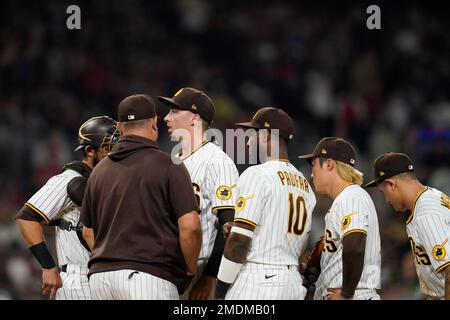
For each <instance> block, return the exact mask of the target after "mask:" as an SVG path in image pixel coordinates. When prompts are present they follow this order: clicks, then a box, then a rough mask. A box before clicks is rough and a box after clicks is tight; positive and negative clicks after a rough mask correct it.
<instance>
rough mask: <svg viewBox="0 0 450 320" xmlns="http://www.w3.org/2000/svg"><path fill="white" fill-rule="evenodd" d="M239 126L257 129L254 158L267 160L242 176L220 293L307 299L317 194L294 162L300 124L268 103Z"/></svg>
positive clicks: (253, 297) (220, 277) (250, 297)
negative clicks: (292, 146)
mask: <svg viewBox="0 0 450 320" xmlns="http://www.w3.org/2000/svg"><path fill="white" fill-rule="evenodd" d="M237 125H238V126H240V127H243V128H248V129H250V130H254V131H253V132H252V134H251V135H250V137H249V140H248V144H247V145H248V147H249V154H250V157H252V156H253V157H255V153H258V158H259V161H260V162H261V164H259V165H255V166H252V167H250V168H248V169H247V170H245V171H244V172H243V173H242V175H241V176H240V178H239V181H238V184H237V188H236V194H237V196H238V199H237V204H236V214H235V218H234V222H233V226H232V228H231V232H230V235H229V237H228V239H227V242H226V245H225V250H224V254H223V257H222V261H221V264H220V269H219V274H218V276H217V279H218V281H217V287H216V292H215V296H216V298H217V299H223V298H225V299H227V300H234V299H243V300H256V299H260V300H265V299H295V300H298V299H304V297H305V294H306V288H305V287H303V286H302V278H301V276H300V274H299V272H298V271H297V269H298V260H299V256H300V255H301V253H302V252H303V251H304V249H305V246H306V244H307V241H308V237H309V233H310V229H311V214H312V211H313V209H314V206H315V204H316V198H315V195H314V193H313V191H312V189H311V187H310V185H309V184H308V182H307V180H306V179H305V177H304V176H303V174H302V173H301V172H299V171H298V170H297V169H296V168H295V167H294V166H293V165H292V164H291V163H290V162H289V160H288V143H289V141H290V140H291V139H292V136H293V133H294V122H293V121H292V119H291V118H290V117H289V116H288V115H287V114H286V113H285V112H284V111H283V110H281V109H277V108H272V107H264V108H261V109H259V110H258V112H257V113H256V114H255V116H254V117H253V118H252V120H251V121H250V122H245V123H238V124H237ZM258 149H259V150H267V152H266V153H267V154H263V152H258ZM276 150H277V151H278V152H276ZM269 154H270V156H269ZM276 154H278V156H276Z"/></svg>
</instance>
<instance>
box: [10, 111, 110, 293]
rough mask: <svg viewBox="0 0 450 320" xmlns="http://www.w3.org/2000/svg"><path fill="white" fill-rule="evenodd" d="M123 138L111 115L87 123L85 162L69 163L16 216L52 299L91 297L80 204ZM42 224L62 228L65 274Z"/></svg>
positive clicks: (59, 244) (82, 135)
mask: <svg viewBox="0 0 450 320" xmlns="http://www.w3.org/2000/svg"><path fill="white" fill-rule="evenodd" d="M118 134H119V133H118V131H117V128H116V125H115V121H114V120H113V119H111V118H109V117H106V116H100V117H94V118H91V119H89V120H87V121H86V122H85V123H83V124H82V125H81V127H80V129H79V131H78V138H79V143H80V145H79V146H78V147H77V148H76V149H75V151H78V150H82V151H83V154H84V157H83V161H73V162H70V163H68V164H66V165H65V166H64V169H63V172H62V173H60V174H58V175H56V176H54V177H52V178H50V179H49V180H48V181H47V183H46V184H45V185H44V186H43V187H42V188H41V189H40V190H39V191H37V192H36V193H35V194H34V195H33V196H32V197H31V198H30V199H29V200H28V201H27V202H26V203H25V205H24V206H23V207H22V209H21V210H20V211H19V213H18V214H17V216H16V218H15V219H16V223H17V224H18V226H19V228H20V231H21V233H22V236H23V238H24V240H25V242H26V244H27V245H28V246H29V249H30V251H31V253H32V254H33V256H34V257H35V258H36V260H37V261H38V262H39V263H40V264H41V266H42V282H43V284H42V292H43V293H44V294H45V295H49V297H50V299H52V300H53V299H55V298H56V299H61V300H66V299H70V300H79V299H80V300H84V299H91V293H90V290H89V284H88V278H87V272H88V270H87V263H88V260H89V249H88V246H87V244H86V242H85V241H84V239H83V238H82V234H81V232H82V226H81V225H80V223H79V218H80V206H81V203H82V199H83V195H84V188H85V185H86V180H87V178H88V177H89V174H90V173H91V171H92V168H93V167H94V166H95V165H96V164H97V163H98V162H99V161H100V160H101V159H103V157H105V156H106V154H107V153H108V152H109V150H110V149H111V147H112V146H113V145H114V143H115V142H116V141H117V140H118ZM42 222H44V223H45V224H47V225H50V226H59V228H57V229H56V249H57V257H58V266H59V269H60V270H61V273H60V272H59V271H58V269H57V268H56V264H55V262H54V260H53V258H52V256H51V254H50V252H49V251H48V249H47V246H46V244H45V240H44V236H43V233H42V225H41V223H42ZM58 288H60V289H59V290H58Z"/></svg>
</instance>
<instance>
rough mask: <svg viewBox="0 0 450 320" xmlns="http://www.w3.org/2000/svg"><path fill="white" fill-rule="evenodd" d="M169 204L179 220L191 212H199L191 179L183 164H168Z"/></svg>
mask: <svg viewBox="0 0 450 320" xmlns="http://www.w3.org/2000/svg"><path fill="white" fill-rule="evenodd" d="M167 177H168V180H169V198H170V204H171V206H172V208H173V210H174V212H175V214H176V216H177V217H178V218H179V217H181V216H182V215H183V214H185V213H188V212H190V211H192V210H196V211H200V210H199V208H198V204H197V200H196V198H195V194H194V189H193V187H192V182H191V178H190V176H189V173H188V171H187V169H186V167H185V166H184V164H179V165H176V164H173V163H172V164H170V166H169V168H168V170H167Z"/></svg>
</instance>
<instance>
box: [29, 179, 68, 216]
mask: <svg viewBox="0 0 450 320" xmlns="http://www.w3.org/2000/svg"><path fill="white" fill-rule="evenodd" d="M71 179H72V177H71V176H66V175H58V176H54V177H52V178H50V179H49V180H48V181H47V183H46V184H45V185H44V186H43V187H42V188H41V189H39V190H38V191H37V192H36V193H35V194H34V195H33V196H32V197H31V198H30V199H29V200H28V201H27V202H26V203H25V205H26V206H27V207H29V208H30V209H31V210H33V211H34V212H36V213H37V214H38V215H40V216H41V217H42V218H43V220H44V221H45V223H49V222H50V221H51V220H53V219H54V218H55V217H56V216H57V215H58V213H59V212H60V210H61V208H62V207H63V205H64V202H65V201H66V200H67V184H68V183H69V181H70V180H71Z"/></svg>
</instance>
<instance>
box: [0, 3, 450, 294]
mask: <svg viewBox="0 0 450 320" xmlns="http://www.w3.org/2000/svg"><path fill="white" fill-rule="evenodd" d="M338 3H339V4H338ZM70 4H72V3H69V2H67V1H31V0H30V1H26V0H16V1H3V2H2V3H1V7H2V8H1V10H0V24H1V28H0V48H1V49H0V154H1V155H2V156H1V157H0V181H1V184H0V299H43V298H44V297H43V296H42V295H41V294H40V291H41V290H40V286H41V271H40V267H39V265H38V264H37V263H36V262H35V261H34V260H33V258H32V257H31V254H30V253H29V251H28V249H27V248H26V246H25V245H24V242H23V241H22V239H21V237H20V234H19V232H18V230H17V227H16V225H15V224H14V221H13V217H14V215H15V214H16V213H17V211H18V210H19V209H20V208H21V206H22V205H23V203H24V202H25V201H26V200H27V199H28V198H29V197H30V196H31V195H32V194H33V193H34V192H35V191H36V190H38V189H39V188H40V187H41V186H42V185H43V184H44V183H45V182H46V180H47V179H48V178H49V177H51V176H52V175H55V174H57V173H58V172H60V171H61V168H62V165H63V164H64V163H65V162H67V161H69V160H72V159H73V158H74V157H75V156H76V155H75V154H74V153H73V152H72V150H73V149H74V148H75V146H76V144H77V131H78V127H79V126H80V125H81V123H83V122H84V121H85V120H87V119H88V118H90V117H92V116H95V115H103V114H104V115H109V116H112V117H115V112H116V109H115V108H116V106H117V104H118V102H120V100H121V99H122V98H124V97H125V96H128V95H130V94H133V93H148V94H150V95H152V96H154V97H155V96H157V95H166V96H170V95H172V94H173V93H175V92H176V91H177V90H178V89H179V88H181V87H183V86H191V87H194V88H198V89H201V90H204V91H205V92H207V93H208V94H209V95H210V96H211V98H212V99H213V100H214V102H215V105H216V120H215V122H214V124H213V126H214V127H215V128H219V129H222V130H224V129H225V128H234V123H235V122H239V121H241V120H245V121H246V120H248V119H249V118H250V117H251V116H252V115H253V113H254V111H255V110H256V109H257V108H258V107H260V106H267V105H270V106H278V107H281V108H282V109H284V110H285V111H287V112H288V113H289V114H290V115H291V116H292V117H293V118H294V119H295V122H296V130H297V131H296V135H295V138H294V140H293V142H292V145H291V148H290V155H291V160H292V162H293V163H294V164H295V165H297V166H298V167H299V168H300V170H301V171H302V172H303V173H304V174H305V176H307V177H309V176H310V168H309V167H308V165H305V163H302V162H300V161H298V160H297V159H296V156H297V155H298V154H303V153H306V152H309V151H312V149H313V147H314V145H315V144H316V143H317V142H318V141H319V139H320V138H321V137H323V136H330V135H338V136H342V137H344V138H347V139H349V140H350V141H352V142H353V143H354V144H355V145H356V146H357V149H358V152H359V155H360V159H359V164H358V167H359V168H360V169H361V170H362V171H363V172H364V173H365V176H366V178H365V181H368V180H369V179H371V177H372V168H371V165H372V162H373V160H374V159H375V157H376V156H377V155H379V154H381V153H382V152H385V151H399V152H405V153H407V154H409V155H410V156H411V157H412V159H413V161H414V162H415V164H416V168H417V174H418V176H419V179H420V180H421V181H422V182H423V183H425V184H427V185H429V186H433V187H436V188H438V189H440V190H442V191H444V192H446V193H447V194H449V193H450V167H449V163H450V162H449V159H450V157H449V156H450V91H449V90H448V88H449V87H450V61H449V56H450V33H449V32H447V31H449V30H450V28H449V24H450V22H449V20H448V18H447V16H446V15H445V14H444V12H443V11H440V10H439V7H437V6H436V7H433V6H428V4H427V5H425V4H421V3H417V4H415V3H413V2H396V3H395V4H393V3H384V2H383V5H381V27H382V28H381V30H368V29H367V27H366V19H367V17H368V15H367V14H366V7H365V6H363V5H361V4H350V3H348V4H347V3H346V4H344V3H342V2H341V1H339V2H336V3H334V2H333V3H332V2H330V3H327V2H322V3H321V2H317V3H314V4H311V3H309V4H301V3H300V1H291V2H283V1H235V0H217V1H206V0H176V1H137V0H133V1H124V0H122V1H104V0H100V1H97V0H96V1H90V2H83V1H79V2H78V3H77V4H78V5H79V6H80V8H81V30H72V31H70V30H68V29H67V28H66V18H67V17H68V15H67V14H66V8H67V6H69V5H70ZM161 109H162V111H164V108H163V107H161ZM160 131H161V137H160V142H161V145H162V147H163V149H164V148H165V149H166V150H168V151H169V149H170V146H171V142H170V141H169V138H168V136H167V134H166V130H165V126H164V124H163V123H161V124H160ZM244 168H245V167H243V166H238V169H239V170H240V171H242V170H243V169H244ZM371 195H372V196H373V199H374V201H375V204H376V207H377V210H378V215H379V223H380V232H381V241H382V259H383V260H382V291H381V296H382V298H383V299H419V298H421V296H420V293H419V288H418V281H417V276H416V273H415V269H414V265H413V257H412V254H411V250H410V247H409V242H408V240H407V237H406V232H405V225H404V224H405V223H404V219H403V218H404V216H403V215H402V214H399V213H395V212H394V211H393V210H392V209H391V208H390V207H389V206H388V205H387V204H386V203H385V201H384V198H383V197H382V195H381V194H380V193H379V192H378V191H376V190H374V191H371ZM318 199H319V203H318V206H317V209H316V212H314V220H313V232H312V234H311V243H314V242H315V241H316V240H317V239H318V238H319V237H320V235H321V234H322V232H323V229H322V228H323V216H324V214H325V213H326V211H327V210H328V207H329V205H330V204H331V201H330V200H329V199H325V198H323V197H319V198H318ZM46 237H47V241H49V242H52V239H53V231H52V230H51V229H50V228H48V230H46ZM50 247H51V248H53V247H54V246H52V244H51V243H50Z"/></svg>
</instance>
